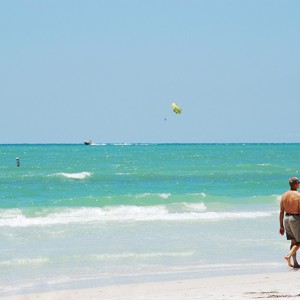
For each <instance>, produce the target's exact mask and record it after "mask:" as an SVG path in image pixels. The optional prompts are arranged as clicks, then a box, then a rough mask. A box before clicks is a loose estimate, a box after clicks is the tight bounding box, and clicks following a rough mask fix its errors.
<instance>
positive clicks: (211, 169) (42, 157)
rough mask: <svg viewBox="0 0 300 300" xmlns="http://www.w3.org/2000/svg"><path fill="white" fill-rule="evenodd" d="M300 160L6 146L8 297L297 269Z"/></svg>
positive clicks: (144, 148)
mask: <svg viewBox="0 0 300 300" xmlns="http://www.w3.org/2000/svg"><path fill="white" fill-rule="evenodd" d="M17 158H18V159H19V163H20V165H19V166H17ZM299 159H300V144H92V145H88V146H86V145H83V144H82V145H81V144H74V145H71V144H41V145H38V144H17V145H4V144H3V145H0V168H1V172H0V183H1V193H0V249H1V251H0V270H1V271H0V296H4V295H13V294H18V293H32V292H40V291H53V290H61V289H71V288H85V287H96V286H104V285H111V284H122V283H133V282H146V281H162V280H177V279H178V280H179V279H189V278H199V277H208V276H218V275H226V274H230V275H233V274H244V273H259V272H266V271H267V272H281V271H286V270H287V269H288V267H287V265H286V263H285V262H284V260H283V256H284V255H285V254H286V253H287V252H288V250H289V243H288V241H287V240H286V239H285V237H284V236H283V237H282V236H280V235H279V233H278V231H279V221H278V218H279V217H278V213H279V203H280V196H281V194H282V193H283V192H284V191H286V190H287V189H288V188H289V186H288V178H289V177H291V176H298V175H299V167H298V163H299Z"/></svg>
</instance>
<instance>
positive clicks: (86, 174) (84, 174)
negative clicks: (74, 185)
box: [56, 172, 92, 179]
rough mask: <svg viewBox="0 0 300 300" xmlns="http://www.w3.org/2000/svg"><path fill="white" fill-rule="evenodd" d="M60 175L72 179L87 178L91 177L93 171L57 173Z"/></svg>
mask: <svg viewBox="0 0 300 300" xmlns="http://www.w3.org/2000/svg"><path fill="white" fill-rule="evenodd" d="M56 175H58V176H63V177H65V178H71V179H85V178H87V177H90V176H91V175H92V173H90V172H81V173H57V174H56Z"/></svg>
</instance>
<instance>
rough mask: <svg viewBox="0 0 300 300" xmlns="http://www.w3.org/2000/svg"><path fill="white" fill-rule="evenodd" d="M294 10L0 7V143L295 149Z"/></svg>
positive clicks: (297, 21)
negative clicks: (257, 145) (236, 145)
mask: <svg viewBox="0 0 300 300" xmlns="http://www.w3.org/2000/svg"><path fill="white" fill-rule="evenodd" d="M299 11H300V1H298V0H286V1H283V0H209V1H208V0H195V1H194V0H109V1H107V0H85V1H83V0H81V1H78V0H43V1H40V0H19V1H17V0H9V1H5V0H2V1H1V0H0V41H1V46H0V99H1V110H0V111H1V117H0V144H6V143H82V142H83V141H86V140H92V141H93V142H95V143H252V142H253V143H256V142H259V143H260V142H266V143H293V142H300V132H299V129H298V128H299V127H300V126H299V107H300V105H299V100H300V97H299V91H300V38H299V37H300V18H299ZM172 102H175V103H177V104H178V105H179V106H180V107H181V109H182V114H180V115H177V114H175V113H174V112H173V111H172V108H171V104H172Z"/></svg>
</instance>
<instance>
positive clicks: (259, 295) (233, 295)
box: [1, 269, 300, 300]
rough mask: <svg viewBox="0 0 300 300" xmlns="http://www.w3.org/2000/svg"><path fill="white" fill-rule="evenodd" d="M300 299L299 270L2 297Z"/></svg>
mask: <svg viewBox="0 0 300 300" xmlns="http://www.w3.org/2000/svg"><path fill="white" fill-rule="evenodd" d="M280 298H284V299H300V270H292V269H291V270H290V271H289V270H287V271H286V272H282V273H270V274H258V275H241V276H226V277H212V278H199V279H191V280H176V281H166V282H151V283H139V284H127V285H115V286H106V287H99V288H93V289H81V290H70V291H57V292H49V293H40V294H31V295H17V296H10V297H2V298H1V299H6V300H25V299H26V300H27V299H30V300H31V299H34V300H67V299H68V300H69V299H70V300H75V299H76V300H87V299H93V300H94V299H95V300H96V299H105V300H112V299H113V300H146V299H147V300H171V299H172V300H180V299H193V300H199V299H214V300H221V299H224V300H227V299H228V300H229V299H230V300H238V299H239V300H240V299H277V300H278V299H280Z"/></svg>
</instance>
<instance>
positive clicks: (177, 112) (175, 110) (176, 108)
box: [172, 102, 182, 114]
mask: <svg viewBox="0 0 300 300" xmlns="http://www.w3.org/2000/svg"><path fill="white" fill-rule="evenodd" d="M172 109H173V111H174V113H175V114H181V113H182V109H181V108H180V107H179V106H178V105H177V104H176V103H174V102H173V103H172Z"/></svg>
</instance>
